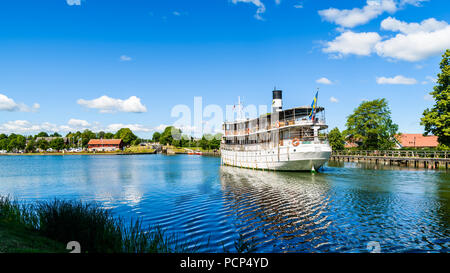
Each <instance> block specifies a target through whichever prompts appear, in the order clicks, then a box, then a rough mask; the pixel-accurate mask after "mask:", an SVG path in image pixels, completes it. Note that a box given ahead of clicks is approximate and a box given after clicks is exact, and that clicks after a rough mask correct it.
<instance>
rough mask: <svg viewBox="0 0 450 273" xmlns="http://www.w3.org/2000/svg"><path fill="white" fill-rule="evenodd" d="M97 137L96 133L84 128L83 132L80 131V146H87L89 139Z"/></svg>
mask: <svg viewBox="0 0 450 273" xmlns="http://www.w3.org/2000/svg"><path fill="white" fill-rule="evenodd" d="M96 137H97V135H96V134H95V133H94V132H92V131H91V130H88V129H86V130H84V131H83V133H81V139H82V146H83V147H87V145H88V143H89V141H90V140H91V139H95V138H96Z"/></svg>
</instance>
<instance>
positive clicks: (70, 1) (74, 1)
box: [66, 0, 81, 6]
mask: <svg viewBox="0 0 450 273" xmlns="http://www.w3.org/2000/svg"><path fill="white" fill-rule="evenodd" d="M66 3H67V5H69V6H81V0H66Z"/></svg>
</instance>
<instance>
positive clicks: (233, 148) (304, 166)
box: [221, 90, 331, 171]
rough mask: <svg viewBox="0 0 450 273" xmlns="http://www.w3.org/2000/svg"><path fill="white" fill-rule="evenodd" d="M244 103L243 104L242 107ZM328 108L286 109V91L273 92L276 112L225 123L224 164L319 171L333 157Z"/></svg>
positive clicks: (279, 169) (273, 109)
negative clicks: (330, 143) (327, 121)
mask: <svg viewBox="0 0 450 273" xmlns="http://www.w3.org/2000/svg"><path fill="white" fill-rule="evenodd" d="M238 111H241V105H240V103H239V110H238ZM239 116H240V114H238V117H239ZM326 129H328V126H327V125H326V122H325V109H324V108H323V107H317V94H316V97H315V99H314V102H313V104H312V105H311V107H309V106H303V107H295V108H291V109H287V110H283V100H282V91H281V90H274V91H273V102H272V113H269V114H266V115H262V116H260V117H259V118H255V119H242V118H238V119H237V120H236V121H234V122H225V123H224V124H223V130H224V132H225V134H224V136H223V138H222V145H221V157H222V163H223V164H224V165H229V166H235V167H243V168H250V169H260V170H274V171H317V170H319V169H320V168H321V167H322V166H323V165H324V164H325V163H326V162H327V161H328V160H329V159H330V156H331V147H330V145H329V143H328V140H327V135H326V133H322V132H321V131H323V130H326Z"/></svg>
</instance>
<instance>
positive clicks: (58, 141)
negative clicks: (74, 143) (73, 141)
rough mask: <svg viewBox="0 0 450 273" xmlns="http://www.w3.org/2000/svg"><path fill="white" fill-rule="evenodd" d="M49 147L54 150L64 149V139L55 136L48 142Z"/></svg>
mask: <svg viewBox="0 0 450 273" xmlns="http://www.w3.org/2000/svg"><path fill="white" fill-rule="evenodd" d="M49 146H50V148H52V149H53V150H56V151H61V150H62V149H64V140H63V139H62V138H55V139H53V140H52V141H50V143H49Z"/></svg>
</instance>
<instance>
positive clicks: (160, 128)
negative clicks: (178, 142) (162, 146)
mask: <svg viewBox="0 0 450 273" xmlns="http://www.w3.org/2000/svg"><path fill="white" fill-rule="evenodd" d="M167 127H169V125H166V124H161V125H159V126H158V127H155V128H153V130H154V131H158V132H162V131H164V130H165V129H166V128H167Z"/></svg>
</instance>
